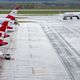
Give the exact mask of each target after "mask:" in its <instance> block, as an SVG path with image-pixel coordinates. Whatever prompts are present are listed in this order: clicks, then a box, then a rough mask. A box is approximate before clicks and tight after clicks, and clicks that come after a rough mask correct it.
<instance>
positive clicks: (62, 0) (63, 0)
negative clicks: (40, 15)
mask: <svg viewBox="0 0 80 80" xmlns="http://www.w3.org/2000/svg"><path fill="white" fill-rule="evenodd" d="M0 1H4V2H5V1H9V2H13V1H14V2H15V1H17V2H20V1H22V2H25V1H28V2H30V1H32V2H34V1H39V2H40V1H43V2H44V1H45V2H46V1H48V2H58V3H59V2H60V3H80V0H0Z"/></svg>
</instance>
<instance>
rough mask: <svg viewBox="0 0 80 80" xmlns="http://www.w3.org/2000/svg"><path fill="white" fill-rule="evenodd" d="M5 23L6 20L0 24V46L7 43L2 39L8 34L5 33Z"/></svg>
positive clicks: (6, 23)
mask: <svg viewBox="0 0 80 80" xmlns="http://www.w3.org/2000/svg"><path fill="white" fill-rule="evenodd" d="M7 25H8V21H4V22H3V23H2V25H0V46H4V45H7V44H8V42H5V41H4V38H6V37H9V36H10V35H7V34H6V33H5V32H6V29H7Z"/></svg>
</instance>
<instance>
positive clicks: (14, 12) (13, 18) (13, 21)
mask: <svg viewBox="0 0 80 80" xmlns="http://www.w3.org/2000/svg"><path fill="white" fill-rule="evenodd" d="M18 10H19V6H16V7H15V8H14V9H13V10H12V11H11V12H10V13H9V14H8V15H7V16H6V17H4V18H3V17H2V18H0V24H1V23H3V22H4V21H6V20H9V22H8V26H7V31H9V30H11V31H12V30H14V25H16V24H18V22H17V20H16V15H17V12H18Z"/></svg>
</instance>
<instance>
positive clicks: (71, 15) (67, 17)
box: [63, 12, 80, 20]
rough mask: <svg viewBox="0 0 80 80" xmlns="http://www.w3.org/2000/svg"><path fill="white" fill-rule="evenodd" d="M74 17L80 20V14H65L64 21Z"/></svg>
mask: <svg viewBox="0 0 80 80" xmlns="http://www.w3.org/2000/svg"><path fill="white" fill-rule="evenodd" d="M73 17H76V18H77V19H80V12H65V13H64V14H63V20H67V19H72V18H73Z"/></svg>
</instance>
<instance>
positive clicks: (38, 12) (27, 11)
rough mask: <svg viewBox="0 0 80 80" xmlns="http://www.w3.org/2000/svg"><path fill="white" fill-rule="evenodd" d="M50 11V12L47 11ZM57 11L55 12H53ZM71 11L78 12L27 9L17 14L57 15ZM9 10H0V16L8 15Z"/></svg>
mask: <svg viewBox="0 0 80 80" xmlns="http://www.w3.org/2000/svg"><path fill="white" fill-rule="evenodd" d="M49 10H50V11H49ZM54 10H57V11H54ZM71 10H73V11H75V12H76V11H80V10H78V9H27V10H21V11H19V12H18V14H28V15H29V14H30V15H31V14H35V15H36V14H59V13H64V12H70V11H71ZM10 12H11V10H6V11H3V10H0V14H8V13H10Z"/></svg>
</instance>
